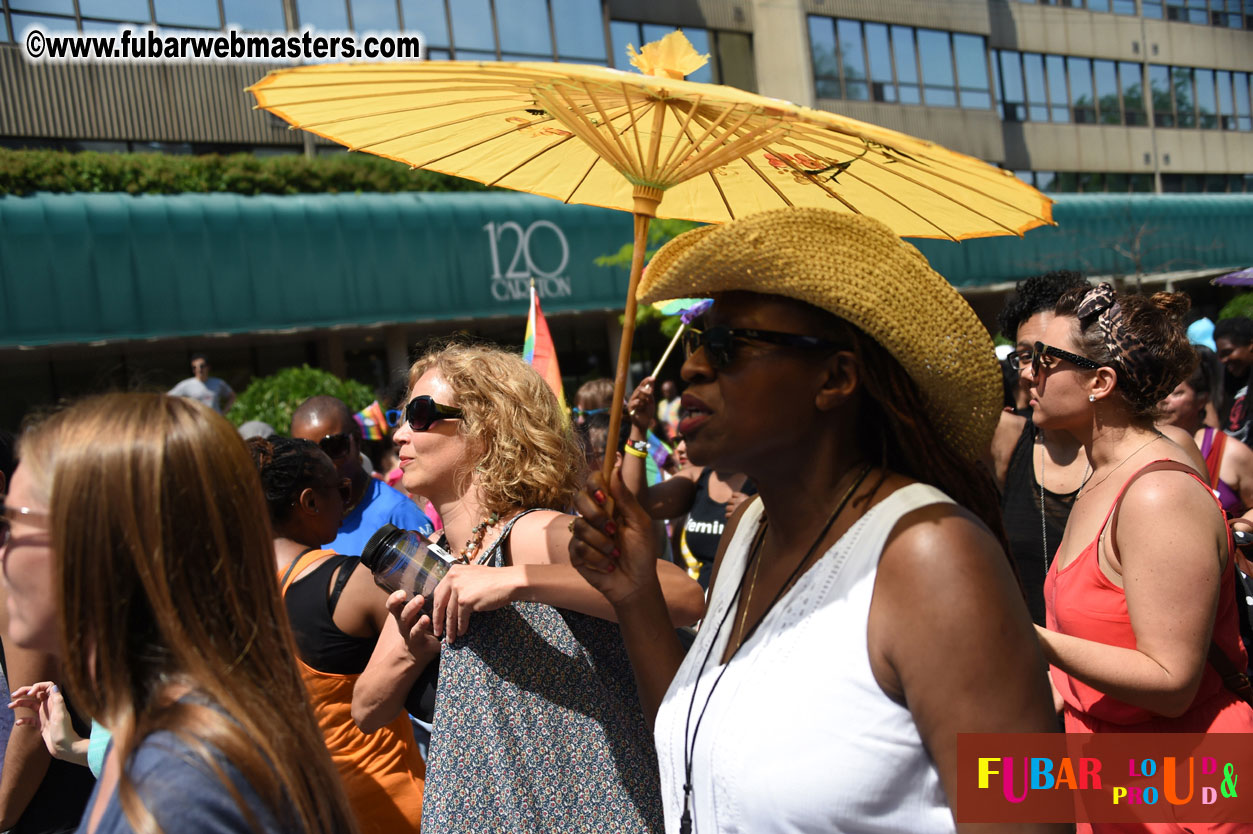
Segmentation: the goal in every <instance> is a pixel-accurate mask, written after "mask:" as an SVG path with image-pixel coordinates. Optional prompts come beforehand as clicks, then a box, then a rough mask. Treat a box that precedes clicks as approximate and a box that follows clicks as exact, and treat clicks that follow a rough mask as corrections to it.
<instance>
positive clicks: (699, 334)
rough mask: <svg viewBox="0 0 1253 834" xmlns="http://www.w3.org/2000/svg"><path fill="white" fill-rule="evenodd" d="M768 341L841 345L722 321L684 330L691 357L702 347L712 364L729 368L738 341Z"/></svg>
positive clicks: (808, 346) (828, 346)
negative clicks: (731, 324)
mask: <svg viewBox="0 0 1253 834" xmlns="http://www.w3.org/2000/svg"><path fill="white" fill-rule="evenodd" d="M745 341H753V342H766V343H768V344H772V345H781V346H783V347H792V348H805V349H809V350H813V349H818V348H821V349H826V350H830V349H833V348H837V347H839V345H837V344H836V343H835V342H829V341H827V340H826V339H819V338H818V337H817V336H802V335H800V334H799V333H780V332H778V331H776V330H757V329H755V328H751V327H736V328H732V327H725V326H723V325H721V324H719V325H715V326H713V327H710V328H706V329H705V330H699V329H697V328H695V327H689V328H688V329H687V330H685V331H684V332H683V349H684V350H685V351H686V352H687V355H688V356H691V355H692V354H693V353H695V352H696V351H697V350H699V349H700V348H704V349H705V355H706V356H708V357H709V364H710V365H712V366H713V367H714V368H715V369H716V368H725V367H726V366H727V365H729V364H730V363H731V359H732V354H733V353H734V352H735V343H736V342H745Z"/></svg>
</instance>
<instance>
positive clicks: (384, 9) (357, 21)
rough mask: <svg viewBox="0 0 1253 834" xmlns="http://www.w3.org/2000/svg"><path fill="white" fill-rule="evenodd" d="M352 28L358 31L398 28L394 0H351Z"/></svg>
mask: <svg viewBox="0 0 1253 834" xmlns="http://www.w3.org/2000/svg"><path fill="white" fill-rule="evenodd" d="M352 28H353V29H355V30H357V31H358V32H395V31H397V30H399V29H400V18H399V16H398V15H397V9H396V0H352Z"/></svg>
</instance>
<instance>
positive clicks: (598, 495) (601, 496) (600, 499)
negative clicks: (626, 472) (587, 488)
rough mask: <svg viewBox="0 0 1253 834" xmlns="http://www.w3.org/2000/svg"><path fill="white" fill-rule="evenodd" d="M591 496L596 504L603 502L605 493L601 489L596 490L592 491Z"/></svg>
mask: <svg viewBox="0 0 1253 834" xmlns="http://www.w3.org/2000/svg"><path fill="white" fill-rule="evenodd" d="M592 497H593V498H595V499H596V503H597V504H603V503H605V493H604V491H603V490H599V489H598V490H596V491H595V492H593V493H592Z"/></svg>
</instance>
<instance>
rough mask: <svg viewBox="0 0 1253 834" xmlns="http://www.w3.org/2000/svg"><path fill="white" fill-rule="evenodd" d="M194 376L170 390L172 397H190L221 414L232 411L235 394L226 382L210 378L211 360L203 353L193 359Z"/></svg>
mask: <svg viewBox="0 0 1253 834" xmlns="http://www.w3.org/2000/svg"><path fill="white" fill-rule="evenodd" d="M191 372H192V376H189V377H188V378H187V379H185V380H183V381H182V382H180V383H179V384H178V385H175V386H174V387H173V388H171V389H170V390H169V394H170V396H171V397H188V398H190V399H193V400H197V401H199V402H202V403H204V404H205V405H207V406H209V408H212V409H213V410H214V411H216V412H218V413H219V414H225V413H226V412H228V411H230V409H231V406H232V405H234V404H235V392H234V391H233V390H231V386H229V385H227V384H226V382H225V380H221V379H218V378H217V377H215V376H214V377H211V376H209V360H208V359H206V358H205V355H204V354H203V353H197V354H195V355H194V356H192V358H191Z"/></svg>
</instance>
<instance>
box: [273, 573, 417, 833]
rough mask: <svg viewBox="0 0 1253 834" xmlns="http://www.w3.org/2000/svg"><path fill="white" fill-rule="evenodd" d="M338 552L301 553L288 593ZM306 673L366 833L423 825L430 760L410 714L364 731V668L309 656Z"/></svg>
mask: <svg viewBox="0 0 1253 834" xmlns="http://www.w3.org/2000/svg"><path fill="white" fill-rule="evenodd" d="M333 554H334V551H333V550H312V551H309V552H308V553H305V554H304V555H302V556H300V558H299V559H297V561H296V564H295V565H293V566H292V567H290V568H289V569H288V570H287V578H286V580H284V579H283V578H282V577H280V580H279V581H280V583H281V584H282V588H281V592H282V594H283V595H284V596H286V594H287V589H288V588H289V587H291V584H292V582H293V581H294V579H295V577H298V576H300V574H302V573H303V572H304V571H305V570H306V569H308V568H309V567H310V566H311V565H313V564H314V563H315V562H318V561H321V560H322V559H325V558H326V557H327V556H330V555H333ZM346 569H347V568H346ZM300 673H301V675H302V676H303V678H304V682H305V688H306V689H307V690H308V691H309V700H310V703H312V705H313V712H314V715H316V716H317V719H318V726H319V727H320V728H321V729H322V735H323V736H324V737H325V739H326V747H327V750H328V751H330V754H331V761H333V762H334V763H335V767H336V768H337V769H338V770H339V775H340V778H341V779H342V780H343V783H344V790H345V792H346V793H347V794H348V802H349V804H351V805H352V809H353V813H354V814H355V815H356V817H357V824H358V826H359V827H360V829H361V832H362V834H394V832H399V831H417V830H419V824H420V823H421V820H422V788H423V782H424V778H425V776H426V764H425V763H424V762H423V761H422V755H421V753H420V751H419V750H418V743H417V741H416V740H415V739H414V737H413V725H412V724H410V723H409V716H408V715H407V714H406V713H405V712H403V711H402V712H401V713H400V715H398V716H396V718H395V719H394V720H393V721H392V722H391V723H390V724H388V725H387V726H385V727H382V728H380V729H378V730H376V731H375V732H373V733H364V732H362V731H361V729H360V728H358V727H357V724H356V722H355V721H353V719H352V689H353V686H355V685H356V683H357V678H359V677H361V676H360V675H359V674H356V675H336V674H331V673H329V672H321V671H318V670H317V669H314V668H313V667H312V666H309V665H308V664H306V663H305V662H304V661H303V660H301V661H300Z"/></svg>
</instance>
